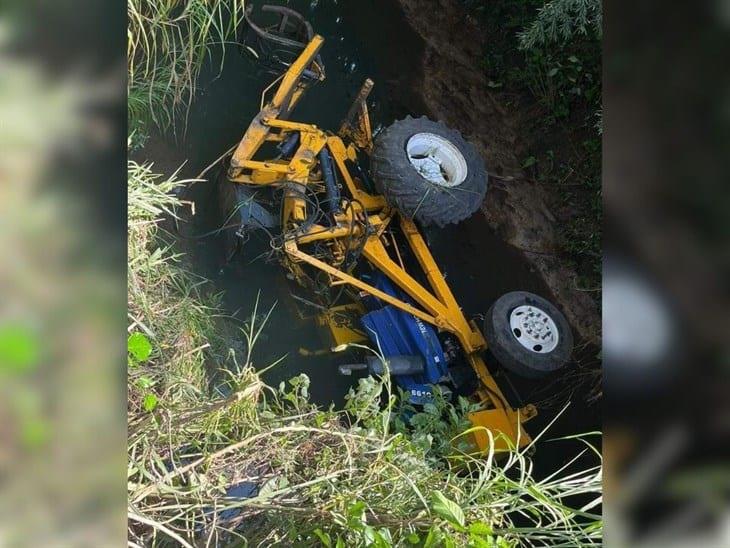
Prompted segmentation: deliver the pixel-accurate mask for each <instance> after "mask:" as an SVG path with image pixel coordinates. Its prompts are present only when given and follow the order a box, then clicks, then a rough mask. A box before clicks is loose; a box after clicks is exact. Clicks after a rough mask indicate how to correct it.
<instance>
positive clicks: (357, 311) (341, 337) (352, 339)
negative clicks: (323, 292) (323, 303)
mask: <svg viewBox="0 0 730 548" xmlns="http://www.w3.org/2000/svg"><path fill="white" fill-rule="evenodd" d="M365 312H366V310H365V307H364V306H363V305H362V303H359V302H355V303H349V304H343V305H340V306H333V307H332V308H329V309H327V310H326V311H324V312H322V313H321V314H319V315H318V316H317V321H318V322H319V324H320V325H322V326H325V327H327V328H328V329H329V333H330V336H331V338H332V340H333V341H334V343H335V346H340V345H343V344H352V343H364V342H367V341H368V338H367V335H365V333H363V332H362V331H361V330H360V329H359V326H357V325H353V324H352V322H351V321H350V318H352V317H357V318H359V317H360V316H362V315H363V314H365Z"/></svg>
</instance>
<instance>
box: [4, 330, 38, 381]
mask: <svg viewBox="0 0 730 548" xmlns="http://www.w3.org/2000/svg"><path fill="white" fill-rule="evenodd" d="M39 348H40V341H39V340H38V338H37V336H36V334H35V333H34V332H33V331H32V330H31V329H29V328H26V327H21V326H13V325H6V326H3V327H0V373H25V372H27V371H30V370H32V369H34V368H35V367H36V366H37V365H38V361H39V358H40V351H39Z"/></svg>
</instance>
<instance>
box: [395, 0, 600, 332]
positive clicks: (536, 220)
mask: <svg viewBox="0 0 730 548" xmlns="http://www.w3.org/2000/svg"><path fill="white" fill-rule="evenodd" d="M399 2H400V4H401V6H402V7H403V10H404V13H405V16H406V19H407V20H408V22H409V24H410V25H411V26H412V27H413V29H414V30H415V31H416V32H417V33H418V34H419V35H420V36H421V37H422V38H423V40H424V42H425V51H424V57H423V67H422V68H423V73H422V78H423V81H422V82H421V83H420V86H418V87H419V89H420V90H421V93H422V95H423V100H424V103H425V105H426V107H427V108H428V109H429V111H430V112H429V113H428V114H429V115H430V116H431V117H433V118H435V119H438V120H442V121H443V122H445V123H446V124H447V125H449V126H451V127H453V128H456V129H458V130H460V131H461V132H462V134H463V135H464V136H465V137H466V138H467V139H469V140H470V141H472V142H473V143H474V144H475V145H476V146H477V147H479V149H480V151H481V153H482V156H483V157H484V159H485V161H486V164H487V169H488V170H489V173H490V175H491V178H490V186H489V189H488V191H487V196H486V199H485V201H484V204H483V206H482V211H483V212H484V215H485V216H486V218H487V221H488V223H489V225H490V226H491V227H492V229H494V230H495V232H496V233H497V234H499V235H500V237H502V238H503V239H504V240H505V241H506V242H507V243H509V244H510V245H513V246H514V247H516V248H518V249H520V250H521V251H522V252H523V253H524V255H525V257H526V258H527V260H528V261H529V262H530V264H531V265H532V266H533V268H534V269H535V271H536V272H538V273H539V274H540V276H541V277H542V278H543V279H544V280H545V282H546V284H547V286H548V287H549V288H550V290H551V291H552V293H553V295H552V297H553V300H554V301H556V302H557V303H559V304H560V306H561V307H562V309H563V311H564V312H565V314H566V317H567V318H568V321H569V322H570V323H571V325H572V326H573V328H574V330H575V331H576V332H577V333H578V334H579V335H580V336H581V337H582V338H583V339H584V340H585V341H586V342H590V343H593V344H596V345H599V344H600V316H599V310H598V306H597V305H596V303H595V302H594V300H593V299H592V298H591V296H590V295H589V294H588V293H587V292H586V291H585V290H581V289H579V288H578V285H577V281H576V280H577V275H576V272H575V271H574V269H573V268H572V267H571V266H570V265H569V264H568V262H567V261H566V260H564V259H562V258H561V256H560V252H559V249H558V231H557V228H558V221H557V220H556V217H555V216H554V215H553V213H551V205H552V204H555V200H554V197H553V196H551V195H550V192H549V191H548V189H546V188H545V187H544V185H541V184H539V183H537V182H535V181H533V180H531V179H530V178H529V177H528V176H527V175H526V174H525V173H524V172H523V170H522V169H521V167H520V166H521V159H524V157H526V156H527V153H526V150H527V139H526V136H525V135H524V131H529V130H528V129H527V128H529V126H530V124H528V123H526V122H527V120H526V118H525V116H526V114H525V113H524V112H521V111H518V107H516V106H512V107H510V106H508V99H509V97H508V96H507V95H506V94H504V93H500V92H497V91H495V90H493V89H491V88H490V87H489V86H488V78H487V77H486V75H485V74H484V71H483V69H482V52H483V51H484V46H485V45H486V44H485V40H486V37H485V36H484V33H483V32H480V31H479V29H478V28H477V27H476V25H475V24H474V22H473V21H471V20H470V19H469V18H468V17H467V15H466V14H465V13H464V11H463V9H462V7H461V6H460V5H459V3H458V2H457V1H455V0H399ZM512 103H513V105H514V103H515V101H512Z"/></svg>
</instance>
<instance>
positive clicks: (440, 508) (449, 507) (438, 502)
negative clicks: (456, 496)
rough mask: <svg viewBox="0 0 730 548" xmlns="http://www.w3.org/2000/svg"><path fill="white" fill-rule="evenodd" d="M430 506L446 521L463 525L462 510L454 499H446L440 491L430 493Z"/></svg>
mask: <svg viewBox="0 0 730 548" xmlns="http://www.w3.org/2000/svg"><path fill="white" fill-rule="evenodd" d="M431 508H432V510H433V511H434V512H436V514H438V515H439V516H441V517H442V518H444V519H445V520H446V521H448V522H449V523H451V524H453V525H458V526H459V527H462V528H463V527H464V521H465V518H464V511H463V510H462V509H461V507H460V506H459V505H458V504H456V503H455V502H454V501H452V500H449V499H447V498H446V497H445V496H444V494H443V493H442V492H441V491H434V492H433V493H432V494H431Z"/></svg>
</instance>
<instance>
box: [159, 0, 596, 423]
mask: <svg viewBox="0 0 730 548" xmlns="http://www.w3.org/2000/svg"><path fill="white" fill-rule="evenodd" d="M269 3H282V2H273V1H271V2H269ZM285 4H286V5H287V6H289V7H291V8H293V9H295V10H297V11H299V12H300V13H302V14H304V16H305V17H306V18H307V19H308V20H309V21H310V22H311V23H312V25H313V27H314V29H315V32H317V33H319V34H321V35H323V36H324V38H325V44H324V47H323V49H322V51H321V54H322V57H323V60H324V63H325V66H326V71H327V79H326V80H325V81H324V82H322V83H319V84H317V85H316V86H314V87H312V88H311V89H310V90H309V91H308V93H307V95H306V96H305V97H304V98H303V100H302V102H301V103H300V104H299V105H298V106H297V109H296V110H295V112H294V115H293V119H296V120H300V121H304V122H311V123H315V124H317V125H319V126H320V127H323V128H328V129H332V130H335V129H336V128H337V127H339V123H340V121H341V119H342V117H343V116H344V114H345V112H346V111H347V109H348V107H349V105H350V103H351V101H352V98H353V96H354V94H355V93H357V91H358V89H359V87H360V85H361V84H362V82H363V80H364V79H365V78H367V77H370V78H372V79H373V80H374V81H375V88H374V90H373V93H372V95H371V99H370V101H369V108H370V112H371V118H372V120H373V127H376V128H377V127H378V126H384V125H388V124H389V123H391V122H392V121H393V120H394V119H398V118H402V117H404V116H405V115H407V114H411V115H421V114H426V115H428V114H429V113H428V112H427V111H426V109H425V107H424V105H423V104H422V102H421V100H420V99H419V98H418V93H416V92H415V90H416V88H415V86H418V85H419V84H420V81H421V76H420V66H421V59H422V52H423V44H422V42H421V39H420V37H418V36H417V35H416V34H415V33H414V32H413V31H412V30H411V29H410V27H408V25H407V24H406V22H405V21H404V18H403V14H402V12H401V10H400V7H399V6H398V4H397V2H396V1H395V0H388V1H384V0H358V1H357V2H350V1H343V0H341V1H340V2H339V3H338V2H336V1H334V0H328V1H324V0H323V1H321V2H316V1H314V2H303V1H291V2H287V3H285ZM220 67H221V59H220V56H217V57H216V56H215V55H214V56H213V58H212V59H211V62H210V64H209V66H208V67H206V68H205V69H204V71H203V74H202V75H201V79H200V85H199V89H198V92H197V95H196V100H195V103H194V105H193V107H192V109H191V111H190V113H189V116H188V123H187V131H186V133H185V138H184V139H180V138H179V139H178V143H176V144H174V143H163V142H158V141H153V142H151V143H150V144H149V146H148V147H147V149H146V152H147V153H148V155H149V157H152V158H155V160H156V167H157V168H158V170H162V171H165V172H170V171H173V170H174V169H175V168H176V167H177V166H179V165H180V164H181V163H182V162H183V161H185V160H186V159H187V160H188V163H187V164H186V167H185V170H184V175H189V176H195V175H196V174H197V173H198V172H200V171H201V170H202V169H203V168H204V167H206V166H207V165H209V164H210V163H211V162H212V161H214V160H215V159H216V158H218V157H219V156H220V155H221V154H222V153H223V152H224V151H225V150H227V149H228V148H230V147H231V145H233V144H234V143H236V142H237V141H238V140H239V139H240V138H241V136H242V134H243V132H244V131H245V129H246V127H247V126H248V123H249V122H250V120H251V118H252V117H253V116H254V115H255V114H256V113H257V112H258V109H259V102H260V96H261V91H262V90H263V88H264V87H266V86H267V85H268V84H269V83H270V82H271V81H272V80H273V77H272V76H271V75H270V74H267V73H265V72H263V71H262V70H261V69H260V67H259V66H258V65H257V64H256V62H255V61H254V60H252V59H251V58H250V57H248V56H246V55H243V54H242V53H241V52H240V51H238V50H237V49H236V48H229V50H228V53H227V54H226V56H225V59H224V60H223V61H222V71H221V72H220V73H219V69H220ZM178 133H180V130H178ZM212 190H213V185H212V184H197V185H193V186H192V187H191V188H190V190H189V193H188V195H187V196H186V198H187V199H192V200H193V201H194V202H195V203H196V215H195V216H194V217H193V218H192V222H191V224H190V225H189V226H188V227H187V229H186V231H187V232H188V233H189V234H204V233H208V232H210V231H212V230H215V229H216V228H218V227H219V226H220V224H221V223H222V219H219V218H217V217H216V215H217V208H216V207H215V201H216V200H215V196H214V193H213V192H212ZM426 237H427V239H428V241H429V244H430V246H431V249H432V251H433V253H434V255H435V257H436V259H437V261H438V262H439V264H440V265H441V266H442V268H443V270H444V272H445V273H446V275H447V279H448V281H449V283H450V285H451V287H452V289H453V291H454V293H455V295H456V297H457V300H458V301H459V302H460V303H461V304H462V306H463V307H464V311H465V312H466V314H467V316H469V317H477V318H478V317H479V315H480V314H483V313H484V312H485V311H486V310H487V309H488V308H489V306H490V305H491V303H492V302H493V301H494V300H495V299H497V298H498V297H499V296H500V295H502V294H503V293H506V292H508V291H514V290H518V289H521V290H527V291H532V292H535V293H538V294H543V295H548V293H547V291H546V288H545V286H544V285H543V283H542V281H541V280H540V278H539V277H538V276H536V275H535V274H534V273H533V272H532V271H531V270H530V267H529V266H528V264H527V263H526V261H524V260H523V258H522V256H521V255H520V254H519V253H518V252H517V251H516V250H514V249H513V248H511V247H509V246H507V245H506V244H505V243H504V242H503V241H502V240H501V239H499V238H498V237H497V236H496V235H495V234H494V233H493V232H492V231H491V229H490V228H489V226H488V225H487V223H486V221H485V219H484V217H483V216H482V215H474V216H473V217H472V218H471V219H469V220H467V221H466V222H464V223H462V224H460V225H458V226H450V227H447V228H445V229H441V230H428V231H427V232H426ZM187 241H188V242H189V243H190V245H189V246H188V247H187V248H186V251H187V253H188V255H189V256H190V258H191V260H192V268H194V269H195V270H196V271H197V272H198V273H199V274H201V275H203V276H205V277H206V278H208V279H210V280H212V282H213V284H214V287H215V289H216V290H217V291H222V292H223V306H224V308H225V309H226V310H227V311H228V312H229V313H230V314H232V315H235V317H236V318H238V319H239V320H241V321H245V320H246V319H247V318H248V317H249V316H250V314H251V311H252V309H253V306H254V302H255V301H256V299H257V295H259V293H260V306H259V312H260V313H261V312H264V313H265V312H266V311H267V310H268V309H269V308H270V307H272V306H273V305H274V303H277V304H276V306H275V308H274V309H273V312H272V314H271V317H270V319H269V323H268V325H267V328H266V329H265V331H264V337H263V338H262V340H260V341H259V343H258V344H257V346H256V348H255V355H254V359H255V363H257V364H259V365H260V366H266V365H268V364H270V363H272V362H274V361H275V360H277V359H279V358H281V357H282V356H286V357H285V358H284V359H283V361H282V362H281V363H280V364H279V365H278V366H277V367H275V368H274V369H272V370H271V371H269V372H268V373H267V375H266V380H267V381H268V382H269V383H271V384H274V385H276V384H278V383H279V382H281V381H283V380H286V379H288V378H291V377H292V376H294V375H296V374H299V373H302V372H303V373H306V374H307V375H308V376H309V378H310V379H311V381H312V383H311V389H310V390H311V395H312V400H313V401H315V402H316V403H318V404H322V405H329V404H330V403H334V404H335V405H338V406H339V405H341V404H342V403H343V401H344V395H345V394H346V393H347V391H348V389H349V388H350V386H352V384H353V383H354V382H356V380H355V378H350V377H342V376H339V375H338V374H337V365H338V364H339V363H340V362H341V361H342V359H343V358H342V357H339V356H337V355H324V356H316V357H304V356H302V355H300V353H299V349H300V348H306V349H309V350H316V349H322V348H327V347H328V346H329V344H330V343H329V341H327V340H326V338H325V337H324V336H323V335H324V334H323V333H321V332H320V331H319V329H318V328H317V327H316V325H315V322H314V321H312V320H309V321H307V320H303V319H301V318H300V317H299V316H298V315H297V313H296V306H295V304H294V300H293V299H292V298H291V296H290V291H292V290H293V289H294V288H293V286H292V285H291V284H290V283H289V282H288V281H287V279H286V277H285V275H284V271H283V270H282V269H281V268H280V266H279V265H278V264H277V263H276V262H274V261H267V260H266V259H265V255H266V253H267V252H268V251H270V250H271V249H270V245H269V241H268V238H267V237H265V235H264V234H261V235H260V236H255V235H254V236H252V237H251V239H250V240H249V241H248V242H247V243H246V245H245V246H244V248H243V252H242V254H239V256H238V257H237V258H236V259H235V260H234V261H232V262H231V263H228V264H227V263H226V262H225V257H224V253H223V251H222V241H221V239H220V238H218V237H216V236H212V237H207V238H203V239H196V238H191V239H188V240H187ZM301 294H303V292H302V293H301ZM237 344H238V345H241V344H242V343H241V341H238V343H237ZM234 346H235V345H234ZM502 375H505V374H504V373H502ZM504 380H505V381H506V380H507V379H506V378H505V379H504ZM511 380H512V382H513V383H515V384H516V385H517V386H518V389H519V391H520V392H521V393H522V394H523V395H524V394H525V393H527V394H529V393H531V392H534V391H535V389H536V387H535V386H534V383H532V385H530V384H529V383H528V384H525V382H524V381H521V380H519V379H514V378H511ZM538 388H539V387H538ZM525 391H526V392H525ZM511 399H513V398H511ZM513 403H517V401H513ZM576 403H577V404H578V409H576V410H575V411H572V412H571V413H570V415H571V416H574V418H571V419H565V420H564V421H563V422H566V423H567V424H566V426H565V428H564V429H561V430H563V433H565V434H567V433H574V432H576V431H586V430H588V429H592V428H595V424H596V422H597V419H596V418H595V412H592V413H591V414H590V415H589V417H590V418H586V415H585V414H584V413H583V411H582V409H583V407H584V403H583V402H576ZM552 416H554V413H550V412H548V413H547V414H546V416H545V417H544V418H540V419H538V421H536V422H538V424H537V425H536V426H537V428H536V429H532V428H531V430H533V431H535V430H536V431H539V429H540V424H545V423H546V422H547V421H548V420H549V419H550V418H551V417H552Z"/></svg>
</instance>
